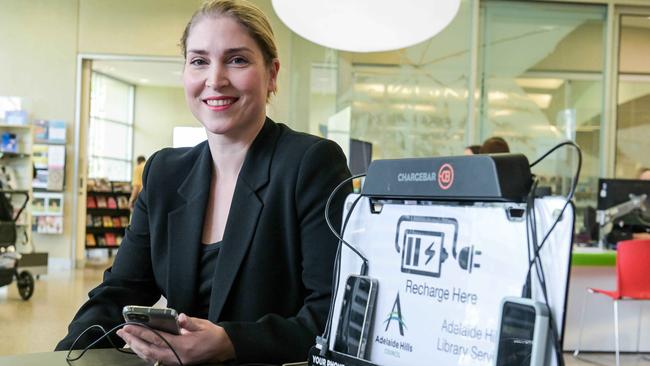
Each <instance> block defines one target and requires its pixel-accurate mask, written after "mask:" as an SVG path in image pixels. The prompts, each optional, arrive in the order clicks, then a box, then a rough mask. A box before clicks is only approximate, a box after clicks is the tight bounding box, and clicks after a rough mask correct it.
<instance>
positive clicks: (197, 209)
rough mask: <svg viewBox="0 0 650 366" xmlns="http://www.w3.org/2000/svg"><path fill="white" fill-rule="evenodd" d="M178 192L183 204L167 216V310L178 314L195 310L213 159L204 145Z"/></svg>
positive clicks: (205, 144) (206, 145) (205, 143)
mask: <svg viewBox="0 0 650 366" xmlns="http://www.w3.org/2000/svg"><path fill="white" fill-rule="evenodd" d="M203 144H204V145H203V147H202V151H201V153H200V155H199V158H198V159H197V160H196V161H195V163H194V166H193V167H192V170H191V171H190V173H189V174H188V175H187V177H186V178H185V180H184V181H183V183H182V184H181V185H180V187H179V188H178V190H177V192H178V194H179V195H180V196H181V197H182V199H183V200H184V201H185V203H184V204H182V205H181V206H179V207H178V208H176V209H175V210H173V211H171V212H170V213H169V214H168V215H167V236H168V238H169V239H168V240H169V243H168V246H169V263H168V266H169V267H168V268H169V277H168V280H167V281H168V283H167V289H168V291H167V292H168V301H169V306H170V307H173V308H175V309H176V310H177V311H178V312H179V313H180V312H184V313H187V312H191V311H193V310H194V300H195V295H196V288H197V283H196V281H197V279H196V277H197V271H198V266H199V264H200V263H199V252H200V246H199V244H200V241H201V235H202V233H203V217H204V216H205V208H206V204H207V201H208V197H209V189H210V179H211V178H212V155H211V154H210V148H209V146H208V144H207V142H204V143H203Z"/></svg>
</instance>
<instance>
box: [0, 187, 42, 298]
mask: <svg viewBox="0 0 650 366" xmlns="http://www.w3.org/2000/svg"><path fill="white" fill-rule="evenodd" d="M11 195H22V196H25V201H24V202H23V204H22V206H21V207H20V209H19V210H18V212H17V213H16V214H15V216H14V214H13V211H14V210H13V206H12V204H11V200H10V199H9V198H7V196H9V197H11ZM27 202H29V194H28V193H27V191H7V190H0V287H2V286H6V285H9V284H11V281H13V279H14V277H15V278H16V284H17V285H18V293H19V294H20V297H21V298H22V299H23V300H28V299H29V298H30V297H32V295H33V294H34V276H32V274H31V273H29V271H21V272H20V273H18V261H19V260H20V257H21V255H20V253H18V252H16V247H15V245H16V239H17V235H16V220H17V219H18V217H20V214H21V213H22V212H23V210H24V209H25V207H26V206H27Z"/></svg>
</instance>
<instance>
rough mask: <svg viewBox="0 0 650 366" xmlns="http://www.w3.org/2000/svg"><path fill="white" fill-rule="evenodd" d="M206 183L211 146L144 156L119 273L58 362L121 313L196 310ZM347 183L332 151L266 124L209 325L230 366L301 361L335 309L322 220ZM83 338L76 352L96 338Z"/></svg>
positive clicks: (238, 195)
mask: <svg viewBox="0 0 650 366" xmlns="http://www.w3.org/2000/svg"><path fill="white" fill-rule="evenodd" d="M211 174H212V157H211V155H210V149H209V147H208V144H207V142H203V143H201V144H199V145H198V146H196V147H193V148H182V149H163V150H161V151H159V152H157V153H155V154H154V155H152V156H151V158H150V159H149V160H148V161H147V164H146V167H145V169H144V173H143V190H142V192H141V193H140V195H139V196H138V199H137V201H136V204H135V209H134V212H133V216H132V219H131V225H130V226H129V228H128V229H127V230H126V235H125V237H124V240H123V241H122V244H121V247H120V250H119V251H118V254H117V256H116V258H115V262H114V264H113V266H112V268H109V269H108V270H106V272H105V273H104V280H103V282H102V283H101V284H100V285H99V286H98V287H97V288H95V289H93V290H92V291H91V292H90V293H89V299H88V301H87V302H86V303H85V304H84V305H83V306H82V307H81V309H80V310H79V312H78V313H77V315H76V316H75V318H74V320H73V321H72V323H71V324H70V326H69V329H68V335H67V336H66V337H65V338H64V339H63V340H62V341H61V342H60V343H59V344H58V345H57V347H56V349H57V350H65V349H68V348H69V347H70V346H71V344H72V342H73V341H74V339H75V338H76V337H77V336H78V335H79V334H80V333H81V332H82V331H83V330H84V329H86V328H87V327H88V326H90V325H93V324H100V325H102V326H104V327H105V328H107V330H108V328H110V327H112V326H115V325H117V324H119V323H120V322H122V314H121V311H122V307H123V306H124V305H129V304H133V305H152V304H153V303H155V302H156V301H157V300H158V299H159V297H160V295H163V296H165V297H166V298H167V301H168V306H169V307H171V308H174V309H176V310H177V311H178V312H179V313H180V312H183V313H186V314H189V315H192V314H193V313H194V312H195V311H196V310H197V309H196V307H195V297H196V296H197V292H198V283H197V276H198V271H199V268H198V263H199V256H200V245H201V244H200V242H201V234H202V231H203V218H204V214H205V209H206V202H207V200H208V194H209V184H210V178H211ZM349 176H350V173H349V171H348V168H347V166H346V160H345V156H344V155H343V153H342V151H341V149H340V148H339V146H338V145H336V144H335V143H333V142H332V141H329V140H324V139H321V138H318V137H315V136H311V135H307V134H304V133H298V132H295V131H292V130H291V129H289V128H288V127H287V126H285V125H283V124H276V123H275V122H273V121H271V120H270V119H268V118H267V120H266V121H265V123H264V126H263V128H262V130H261V131H260V133H259V134H258V136H257V137H256V139H255V141H254V142H253V143H252V145H251V147H250V149H249V152H248V154H247V156H246V158H245V160H244V164H243V166H242V169H241V172H240V174H239V178H238V180H237V184H236V186H235V192H234V196H233V199H232V204H231V207H230V213H229V216H228V221H227V223H226V228H225V232H224V236H223V247H222V248H221V250H220V252H219V256H218V259H217V264H216V270H215V274H214V281H213V283H212V295H211V298H210V309H209V316H208V318H209V320H211V321H213V322H215V323H218V324H219V325H220V326H222V327H224V328H225V330H226V332H227V333H228V335H229V337H230V339H231V341H232V343H233V345H234V348H235V353H236V355H237V362H239V363H246V362H265V363H283V362H291V361H304V360H306V359H307V352H308V350H309V348H310V347H311V346H312V345H314V343H315V337H316V335H317V334H320V333H321V332H322V331H323V328H324V324H325V320H326V318H327V314H328V311H329V304H330V298H331V282H332V268H333V263H334V257H335V253H336V245H337V240H336V238H335V237H334V235H333V234H332V233H331V232H330V231H329V229H328V227H327V225H326V223H325V220H324V208H325V203H326V201H327V198H328V196H329V194H330V193H331V192H332V190H333V189H334V187H335V186H336V185H337V184H339V183H340V182H341V181H343V180H344V179H346V178H348V177H349ZM342 191H343V192H342V194H339V195H337V198H338V199H336V200H335V201H334V204H333V205H332V207H331V208H332V210H331V213H330V217H331V220H332V222H333V225H334V227H335V228H337V229H338V228H340V224H341V215H342V204H343V200H344V198H345V196H346V195H347V193H349V192H350V191H351V185H348V186H346V187H345V189H342ZM90 333H92V334H91V335H90V336H84V337H82V339H81V340H80V341H79V342H78V343H77V345H76V346H75V348H83V347H85V346H87V345H88V344H90V343H91V342H92V341H93V340H94V339H96V338H97V337H98V336H97V333H95V332H90ZM115 338H118V337H115ZM122 344H123V343H122ZM101 346H102V347H110V345H109V344H107V343H103V344H102V345H101Z"/></svg>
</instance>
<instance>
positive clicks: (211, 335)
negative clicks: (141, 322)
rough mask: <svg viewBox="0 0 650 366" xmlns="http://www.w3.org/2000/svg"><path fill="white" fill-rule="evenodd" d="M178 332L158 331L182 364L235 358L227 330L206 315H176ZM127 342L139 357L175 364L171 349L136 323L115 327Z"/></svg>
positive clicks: (176, 361) (175, 360) (150, 360)
mask: <svg viewBox="0 0 650 366" xmlns="http://www.w3.org/2000/svg"><path fill="white" fill-rule="evenodd" d="M178 323H179V325H180V327H181V334H180V335H174V334H170V333H166V332H162V331H158V333H160V334H161V335H162V336H163V337H165V339H166V340H167V342H169V344H170V345H171V346H172V347H173V348H174V350H175V351H176V353H177V354H178V356H179V357H180V359H181V361H182V362H183V364H185V365H189V364H194V363H206V362H223V361H226V360H230V359H233V358H235V349H234V347H233V345H232V343H231V342H230V338H229V337H228V334H227V333H226V331H225V330H224V329H223V328H222V327H220V326H218V325H216V324H214V323H212V322H211V321H209V320H206V319H200V318H192V317H189V316H187V315H185V314H181V315H179V316H178ZM117 335H118V336H120V337H121V338H122V339H124V341H125V342H126V344H128V345H129V347H131V349H132V350H133V352H135V353H136V354H137V355H138V356H139V357H140V358H142V359H143V360H145V361H148V362H151V363H155V362H161V363H162V364H163V365H178V359H177V358H176V356H174V353H173V352H172V350H171V349H170V348H169V346H167V344H166V343H165V342H164V341H163V340H162V339H160V337H158V336H157V335H156V334H154V333H153V332H152V331H150V330H149V329H147V328H144V327H139V326H137V325H126V326H125V327H124V328H122V329H120V330H118V331H117Z"/></svg>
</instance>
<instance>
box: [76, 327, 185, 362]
mask: <svg viewBox="0 0 650 366" xmlns="http://www.w3.org/2000/svg"><path fill="white" fill-rule="evenodd" d="M125 325H137V326H140V327H143V328H146V329H149V330H150V331H152V332H153V333H154V334H155V335H156V336H158V338H160V339H162V340H163V342H165V344H166V345H167V347H169V349H170V350H171V351H172V353H174V356H175V357H176V360H177V361H178V364H179V365H181V366H183V361H181V358H180V357H179V356H178V353H176V350H175V349H174V347H172V345H171V344H170V343H169V342H168V341H167V339H165V337H163V336H162V334H160V333H159V332H158V331H156V330H155V329H153V328H151V327H150V326H148V325H147V324H143V323H137V322H124V323H122V324H118V325H116V326H114V327H113V328H111V330H109V331H108V332H107V331H106V330H105V329H104V327H102V326H101V325H97V324H95V325H91V326H90V327H88V328H86V329H84V331H83V332H81V334H79V336H77V338H76V339H75V340H74V342H72V345H71V346H70V349H69V350H68V353H67V354H66V355H65V360H66V361H67V362H68V363H70V362H74V361H77V360H79V359H80V358H81V357H83V355H84V354H85V353H86V352H87V351H88V350H89V349H91V348H92V347H93V346H94V345H96V344H97V343H99V342H101V340H102V339H104V338H107V339H108V342H109V343H110V344H111V345H112V346H113V348H115V349H116V350H118V351H120V352H122V353H128V354H135V353H133V352H129V351H125V350H122V349H120V348H119V347H117V346H116V345H115V343H113V340H111V337H110V335H111V334H112V333H114V332H115V331H117V330H118V329H120V328H122V327H123V326H125ZM93 328H99V329H101V331H102V332H104V334H103V335H102V336H101V337H99V338H97V339H96V340H95V341H94V342H92V343H91V344H89V345H88V346H86V348H84V349H83V350H82V351H81V354H79V356H77V357H70V354H71V353H72V351H74V350H75V349H74V346H75V344H77V341H79V339H80V338H81V336H83V335H84V334H85V333H86V332H88V331H89V330H91V329H93Z"/></svg>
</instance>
